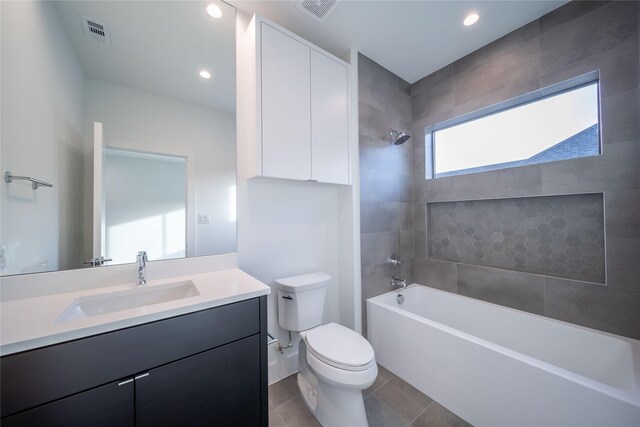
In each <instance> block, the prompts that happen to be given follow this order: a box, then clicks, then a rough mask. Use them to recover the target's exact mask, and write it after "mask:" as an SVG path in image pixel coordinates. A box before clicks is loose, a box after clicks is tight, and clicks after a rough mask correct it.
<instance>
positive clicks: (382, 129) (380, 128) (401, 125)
mask: <svg viewBox="0 0 640 427" xmlns="http://www.w3.org/2000/svg"><path fill="white" fill-rule="evenodd" d="M358 115H359V119H358V123H359V125H360V126H359V132H360V134H361V135H365V136H368V137H371V138H374V139H379V140H387V141H389V128H393V129H396V130H398V131H401V132H411V122H407V121H406V120H402V119H401V118H400V117H397V116H396V115H394V114H389V113H386V112H384V111H382V110H380V109H378V108H375V107H373V106H371V105H369V104H366V103H364V102H362V101H361V102H359V103H358Z"/></svg>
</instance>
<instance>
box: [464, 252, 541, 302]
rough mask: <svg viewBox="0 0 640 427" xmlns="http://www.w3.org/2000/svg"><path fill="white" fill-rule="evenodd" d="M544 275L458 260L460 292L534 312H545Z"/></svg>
mask: <svg viewBox="0 0 640 427" xmlns="http://www.w3.org/2000/svg"><path fill="white" fill-rule="evenodd" d="M544 284H545V279H544V277H543V276H537V275H533V274H526V273H520V272H515V271H508V270H500V269H495V268H487V267H477V266H472V265H465V264H458V293H459V294H461V295H464V296H468V297H472V298H477V299H480V300H483V301H487V302H492V303H494V304H500V305H504V306H506V307H511V308H515V309H518V310H524V311H528V312H530V313H536V314H543V313H544Z"/></svg>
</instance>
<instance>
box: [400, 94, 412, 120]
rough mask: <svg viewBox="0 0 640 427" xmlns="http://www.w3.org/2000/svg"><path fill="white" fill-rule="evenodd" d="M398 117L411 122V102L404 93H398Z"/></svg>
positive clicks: (409, 97) (408, 96)
mask: <svg viewBox="0 0 640 427" xmlns="http://www.w3.org/2000/svg"><path fill="white" fill-rule="evenodd" d="M398 117H400V118H401V119H402V120H406V121H408V122H410V121H411V120H413V102H412V100H411V95H409V94H406V93H404V92H399V93H398Z"/></svg>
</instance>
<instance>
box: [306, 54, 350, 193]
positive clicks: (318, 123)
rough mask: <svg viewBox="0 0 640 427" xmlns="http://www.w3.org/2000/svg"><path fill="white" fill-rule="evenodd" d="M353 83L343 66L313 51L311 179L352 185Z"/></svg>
mask: <svg viewBox="0 0 640 427" xmlns="http://www.w3.org/2000/svg"><path fill="white" fill-rule="evenodd" d="M348 104H349V82H348V70H347V67H345V66H344V65H343V64H340V63H338V62H336V61H334V60H333V59H331V58H329V57H327V56H325V55H323V54H321V53H319V52H316V51H311V176H312V177H313V179H315V180H317V181H322V182H331V183H336V184H348V183H349V105H348Z"/></svg>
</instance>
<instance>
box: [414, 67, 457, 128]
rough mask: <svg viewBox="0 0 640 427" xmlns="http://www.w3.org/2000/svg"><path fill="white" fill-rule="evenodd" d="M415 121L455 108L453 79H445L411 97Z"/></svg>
mask: <svg viewBox="0 0 640 427" xmlns="http://www.w3.org/2000/svg"><path fill="white" fill-rule="evenodd" d="M411 105H412V116H413V121H418V120H420V119H422V118H424V117H428V116H432V115H434V114H438V113H442V112H444V111H447V110H450V109H451V108H453V79H452V78H449V79H445V80H442V81H439V82H436V83H433V84H432V85H429V86H425V87H424V89H423V90H422V91H421V92H419V93H417V94H415V95H413V96H412V97H411Z"/></svg>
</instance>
